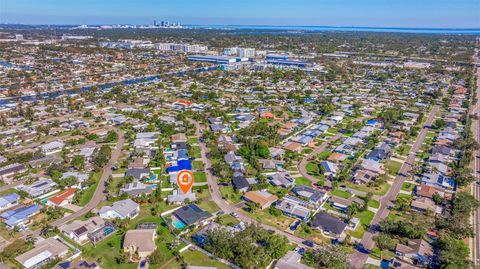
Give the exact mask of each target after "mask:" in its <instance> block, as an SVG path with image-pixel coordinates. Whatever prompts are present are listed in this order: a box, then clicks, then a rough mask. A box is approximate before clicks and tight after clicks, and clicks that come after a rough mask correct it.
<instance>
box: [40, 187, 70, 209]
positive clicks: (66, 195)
mask: <svg viewBox="0 0 480 269" xmlns="http://www.w3.org/2000/svg"><path fill="white" fill-rule="evenodd" d="M76 191H77V189H74V188H68V189H66V190H64V191H62V192H60V193H59V194H57V195H55V196H54V197H52V198H50V199H49V200H48V201H47V205H49V206H64V205H66V204H68V203H70V202H71V201H72V199H73V196H75V192H76Z"/></svg>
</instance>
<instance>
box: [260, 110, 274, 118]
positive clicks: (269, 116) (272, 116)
mask: <svg viewBox="0 0 480 269" xmlns="http://www.w3.org/2000/svg"><path fill="white" fill-rule="evenodd" d="M260 117H261V118H262V119H273V118H274V117H275V116H274V115H273V113H272V112H262V114H260Z"/></svg>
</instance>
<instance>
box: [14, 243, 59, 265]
mask: <svg viewBox="0 0 480 269" xmlns="http://www.w3.org/2000/svg"><path fill="white" fill-rule="evenodd" d="M67 253H68V247H67V246H66V245H65V244H63V243H62V242H60V241H59V240H58V239H56V238H55V237H50V238H47V239H45V240H43V241H39V242H38V243H37V244H36V245H35V247H34V248H33V249H32V250H29V251H27V252H25V253H23V254H22V255H20V256H18V257H16V258H15V260H16V261H17V262H18V263H20V264H21V265H23V266H24V267H25V268H39V267H41V266H42V265H44V264H46V263H48V262H49V261H52V260H54V259H56V258H62V257H65V256H66V255H67Z"/></svg>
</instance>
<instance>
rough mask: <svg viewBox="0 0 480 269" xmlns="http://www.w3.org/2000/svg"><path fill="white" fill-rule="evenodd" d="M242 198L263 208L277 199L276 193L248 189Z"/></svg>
mask: <svg viewBox="0 0 480 269" xmlns="http://www.w3.org/2000/svg"><path fill="white" fill-rule="evenodd" d="M243 198H244V199H245V200H247V201H250V202H252V203H255V204H258V205H259V206H260V208H261V209H262V210H263V209H265V208H267V207H269V206H271V205H272V204H273V203H275V202H276V201H277V200H278V197H277V196H276V195H273V194H271V193H269V192H266V191H249V192H246V193H245V194H244V195H243Z"/></svg>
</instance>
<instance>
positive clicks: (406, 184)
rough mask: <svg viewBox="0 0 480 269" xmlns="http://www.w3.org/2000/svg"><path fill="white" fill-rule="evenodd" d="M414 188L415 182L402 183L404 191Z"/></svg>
mask: <svg viewBox="0 0 480 269" xmlns="http://www.w3.org/2000/svg"><path fill="white" fill-rule="evenodd" d="M414 188H415V184H413V183H409V182H404V183H403V184H402V190H403V191H413V189H414Z"/></svg>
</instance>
